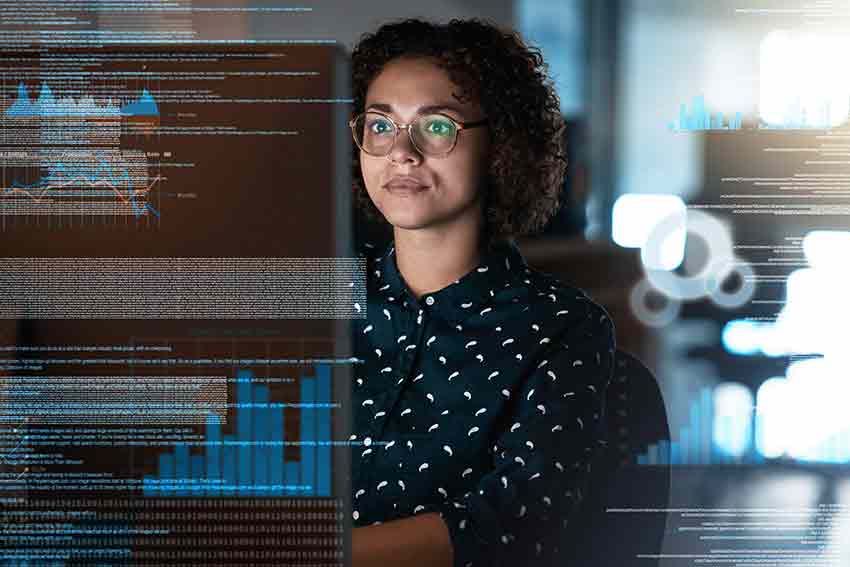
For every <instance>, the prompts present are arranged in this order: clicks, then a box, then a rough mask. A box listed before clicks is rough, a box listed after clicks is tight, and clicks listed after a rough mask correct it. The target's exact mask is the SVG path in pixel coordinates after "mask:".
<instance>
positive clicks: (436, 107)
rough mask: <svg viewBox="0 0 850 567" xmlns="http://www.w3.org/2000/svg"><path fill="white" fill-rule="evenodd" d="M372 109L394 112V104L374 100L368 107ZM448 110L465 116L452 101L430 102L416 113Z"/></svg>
mask: <svg viewBox="0 0 850 567" xmlns="http://www.w3.org/2000/svg"><path fill="white" fill-rule="evenodd" d="M370 109H374V110H380V111H381V112H393V107H392V105H390V104H386V103H383V102H373V103H372V104H370V105H369V106H367V107H366V110H370ZM446 110H448V111H450V112H456V113H457V114H460V115H461V116H463V114H464V111H463V110H462V109H461V108H460V107H458V106H456V105H454V104H451V103H440V104H428V105H425V106H420V107H419V108H417V109H416V114H425V113H428V112H440V111H446Z"/></svg>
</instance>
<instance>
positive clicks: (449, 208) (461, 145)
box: [360, 58, 489, 230]
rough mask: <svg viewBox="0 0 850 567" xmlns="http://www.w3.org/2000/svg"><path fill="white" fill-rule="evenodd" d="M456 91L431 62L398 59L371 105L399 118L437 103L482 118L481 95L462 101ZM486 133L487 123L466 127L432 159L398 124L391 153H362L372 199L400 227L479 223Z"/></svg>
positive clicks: (369, 96)
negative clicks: (448, 149)
mask: <svg viewBox="0 0 850 567" xmlns="http://www.w3.org/2000/svg"><path fill="white" fill-rule="evenodd" d="M453 92H455V93H459V92H460V88H459V87H458V86H457V85H455V84H454V83H452V82H451V81H450V80H449V77H448V74H447V73H446V72H445V71H443V70H442V69H440V68H439V67H437V66H436V65H435V64H434V63H433V62H431V61H429V60H427V59H422V58H419V59H413V58H399V59H395V60H393V61H390V62H389V63H387V64H386V65H385V66H384V68H383V70H382V71H381V73H380V74H379V75H378V76H377V77H375V79H374V80H373V81H372V84H371V85H370V86H369V89H368V91H367V93H366V110H377V111H380V112H383V113H384V114H386V115H388V116H389V117H390V118H392V119H393V120H395V121H396V122H397V123H399V124H409V123H411V122H413V121H414V120H415V119H416V118H417V117H419V116H420V115H422V114H426V113H428V112H433V111H434V110H435V109H437V111H438V112H440V113H443V114H446V115H448V116H450V117H451V118H453V119H455V120H458V121H460V122H474V121H477V120H481V119H483V118H485V117H484V113H483V111H482V109H481V107H480V105H479V104H478V103H477V102H476V101H474V100H467V101H466V102H464V103H460V102H459V101H458V99H457V98H456V97H455V96H453V95H452V93H453ZM426 107H432V108H430V109H426ZM488 139H489V138H488V129H487V127H486V126H483V127H477V128H470V129H467V130H462V131H460V132H458V139H457V144H456V145H455V147H454V149H453V150H452V151H451V153H449V154H448V155H447V156H446V157H442V158H435V157H431V156H428V155H422V154H420V153H419V152H418V150H417V149H416V147H415V146H413V144H411V142H410V137H409V136H408V134H407V131H406V130H400V131H399V135H398V137H397V138H396V141H395V145H394V146H393V148H392V151H391V152H390V154H389V155H388V156H386V157H374V156H370V155H369V154H367V153H364V152H362V151H361V152H360V169H361V171H362V172H363V182H364V183H365V185H366V190H367V192H368V193H369V197H370V198H371V199H372V202H373V203H374V204H375V206H376V207H377V208H378V210H380V211H381V213H382V214H383V215H384V217H385V218H386V219H387V221H388V222H389V223H390V224H391V225H393V226H394V227H395V228H396V230H399V229H403V230H423V229H429V228H434V229H437V230H440V229H443V228H448V227H451V226H452V225H457V224H458V223H461V224H464V223H473V224H474V225H475V226H476V228H480V226H481V224H482V211H481V201H482V198H483V195H482V185H483V182H482V181H483V178H484V173H485V171H486V162H487V155H488ZM401 178H405V179H404V181H402V179H401Z"/></svg>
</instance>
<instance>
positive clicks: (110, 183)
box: [0, 151, 165, 220]
mask: <svg viewBox="0 0 850 567" xmlns="http://www.w3.org/2000/svg"><path fill="white" fill-rule="evenodd" d="M69 158H70V159H69ZM39 169H40V170H46V174H45V175H41V176H39V178H38V179H36V180H35V181H32V182H24V181H21V180H20V174H19V175H18V176H16V178H14V179H12V180H11V181H10V182H8V183H4V184H0V215H39V216H43V215H56V214H59V215H62V214H75V215H79V214H97V215H123V216H130V215H132V216H133V217H134V218H135V219H136V220H138V219H140V218H142V217H145V216H148V215H151V216H153V217H155V218H159V217H160V212H159V211H158V210H157V209H156V208H155V207H154V206H153V205H152V204H151V203H150V202H149V196H150V194H151V192H152V191H153V190H154V189H155V188H157V186H158V185H160V184H161V183H162V182H163V181H164V180H165V178H164V177H163V176H162V175H154V176H150V175H149V169H150V165H149V163H148V160H147V157H146V156H145V155H144V153H143V152H139V151H135V152H134V151H128V152H114V151H110V152H104V151H99V152H95V153H91V152H76V153H73V154H70V155H69V154H68V153H65V154H63V159H62V160H58V161H52V160H50V159H48V160H46V162H43V163H42V165H41V166H40V167H39ZM4 177H5V176H4Z"/></svg>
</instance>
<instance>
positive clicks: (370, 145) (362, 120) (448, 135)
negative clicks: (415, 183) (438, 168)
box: [348, 111, 488, 158]
mask: <svg viewBox="0 0 850 567" xmlns="http://www.w3.org/2000/svg"><path fill="white" fill-rule="evenodd" d="M487 122H488V120H487V119H486V118H485V119H483V120H478V121H476V122H459V121H457V120H455V119H454V118H451V117H449V116H446V115H445V114H440V113H433V114H425V115H423V116H420V117H418V118H417V119H416V120H414V121H413V122H411V123H409V124H399V123H397V122H396V121H395V120H393V119H392V118H390V117H389V116H387V115H386V114H382V113H380V112H374V111H368V112H364V113H363V114H360V115H359V116H356V117H354V118H353V119H351V121H350V122H349V123H348V126H349V127H350V128H351V134H352V136H354V143H356V144H357V147H358V148H360V149H361V150H363V151H364V152H366V153H367V154H369V155H370V156H374V157H386V156H388V155H390V152H391V151H392V149H393V146H394V145H395V141H396V138H398V133H399V130H407V134H408V136H410V142H411V143H412V144H413V147H415V148H416V149H417V150H418V151H419V153H421V154H423V155H427V156H430V157H436V158H441V157H446V156H447V155H449V153H450V152H451V151H452V150H453V149H454V147H455V145H456V144H457V137H458V133H459V132H460V131H461V130H466V129H467V128H478V127H479V126H484V125H485V124H487Z"/></svg>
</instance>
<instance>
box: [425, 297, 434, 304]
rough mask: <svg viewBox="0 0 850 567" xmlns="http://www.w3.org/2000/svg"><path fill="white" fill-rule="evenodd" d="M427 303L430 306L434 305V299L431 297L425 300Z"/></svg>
mask: <svg viewBox="0 0 850 567" xmlns="http://www.w3.org/2000/svg"><path fill="white" fill-rule="evenodd" d="M425 303H427V304H428V305H434V298H433V297H431V296H430V295H429V296H428V297H426V298H425Z"/></svg>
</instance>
